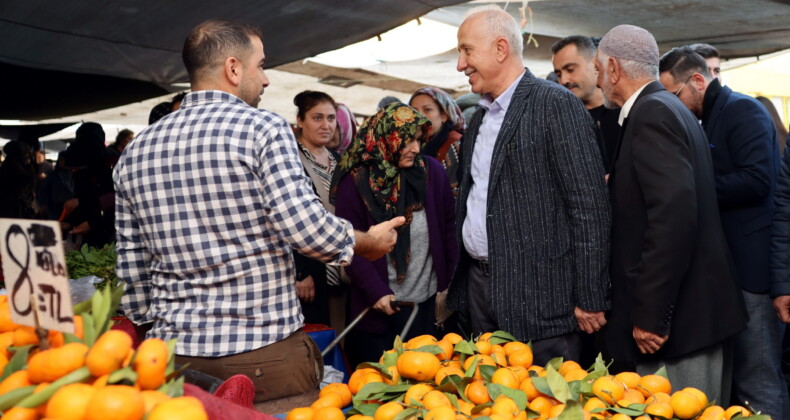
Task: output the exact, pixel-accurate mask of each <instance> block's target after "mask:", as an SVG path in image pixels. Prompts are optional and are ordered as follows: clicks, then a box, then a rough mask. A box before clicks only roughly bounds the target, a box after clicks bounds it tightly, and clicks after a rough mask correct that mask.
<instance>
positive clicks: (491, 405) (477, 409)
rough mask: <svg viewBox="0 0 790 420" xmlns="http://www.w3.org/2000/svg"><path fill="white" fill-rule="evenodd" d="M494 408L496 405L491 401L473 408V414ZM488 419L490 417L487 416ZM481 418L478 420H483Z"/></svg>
mask: <svg viewBox="0 0 790 420" xmlns="http://www.w3.org/2000/svg"><path fill="white" fill-rule="evenodd" d="M493 406H494V403H492V402H491V401H489V402H487V403H483V404H478V405H476V406H474V407H472V414H477V413H479V412H481V411H483V410H485V409H486V408H490V407H493ZM486 417H488V416H486ZM481 418H482V417H478V419H481Z"/></svg>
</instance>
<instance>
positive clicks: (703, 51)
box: [689, 44, 719, 59]
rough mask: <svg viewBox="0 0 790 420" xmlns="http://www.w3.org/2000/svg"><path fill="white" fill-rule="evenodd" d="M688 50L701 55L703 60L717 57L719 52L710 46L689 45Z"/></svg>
mask: <svg viewBox="0 0 790 420" xmlns="http://www.w3.org/2000/svg"><path fill="white" fill-rule="evenodd" d="M689 48H691V49H692V50H693V51H694V52H695V53H697V54H699V55H701V56H702V58H704V59H708V58H711V57H719V50H717V49H716V47H714V46H713V45H710V44H691V45H689Z"/></svg>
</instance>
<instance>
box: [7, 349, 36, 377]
mask: <svg viewBox="0 0 790 420" xmlns="http://www.w3.org/2000/svg"><path fill="white" fill-rule="evenodd" d="M31 348H33V345H32V344H28V345H26V346H21V347H9V348H8V351H11V352H13V353H14V355H13V356H11V359H10V360H9V361H8V363H7V364H6V365H5V368H4V369H3V374H2V375H0V382H2V381H3V380H5V378H7V377H8V376H9V375H11V374H12V373H14V372H16V371H18V370H22V369H24V368H25V366H26V365H27V356H28V354H30V349H31Z"/></svg>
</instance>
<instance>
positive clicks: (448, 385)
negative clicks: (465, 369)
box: [438, 375, 474, 404]
mask: <svg viewBox="0 0 790 420" xmlns="http://www.w3.org/2000/svg"><path fill="white" fill-rule="evenodd" d="M473 381H474V379H472V378H468V377H463V378H462V377H460V376H458V375H447V376H446V377H445V378H444V380H443V381H442V385H441V386H440V387H439V388H438V389H439V390H440V391H442V392H456V393H458V395H460V396H461V398H462V399H463V400H464V401H466V402H468V403H470V404H471V403H472V401H469V398H466V392H465V390H466V386H467V385H469V384H470V383H472V382H473Z"/></svg>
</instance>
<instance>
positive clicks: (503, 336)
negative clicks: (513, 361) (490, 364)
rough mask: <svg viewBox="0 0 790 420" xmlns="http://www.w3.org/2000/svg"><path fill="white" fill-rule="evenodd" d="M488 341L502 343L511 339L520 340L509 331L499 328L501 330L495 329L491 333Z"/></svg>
mask: <svg viewBox="0 0 790 420" xmlns="http://www.w3.org/2000/svg"><path fill="white" fill-rule="evenodd" d="M488 341H489V342H490V343H491V344H502V343H509V342H511V341H518V340H517V339H516V337H513V336H512V335H510V334H508V333H507V332H505V331H502V330H499V331H494V333H493V334H491V337H489V338H488Z"/></svg>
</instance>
